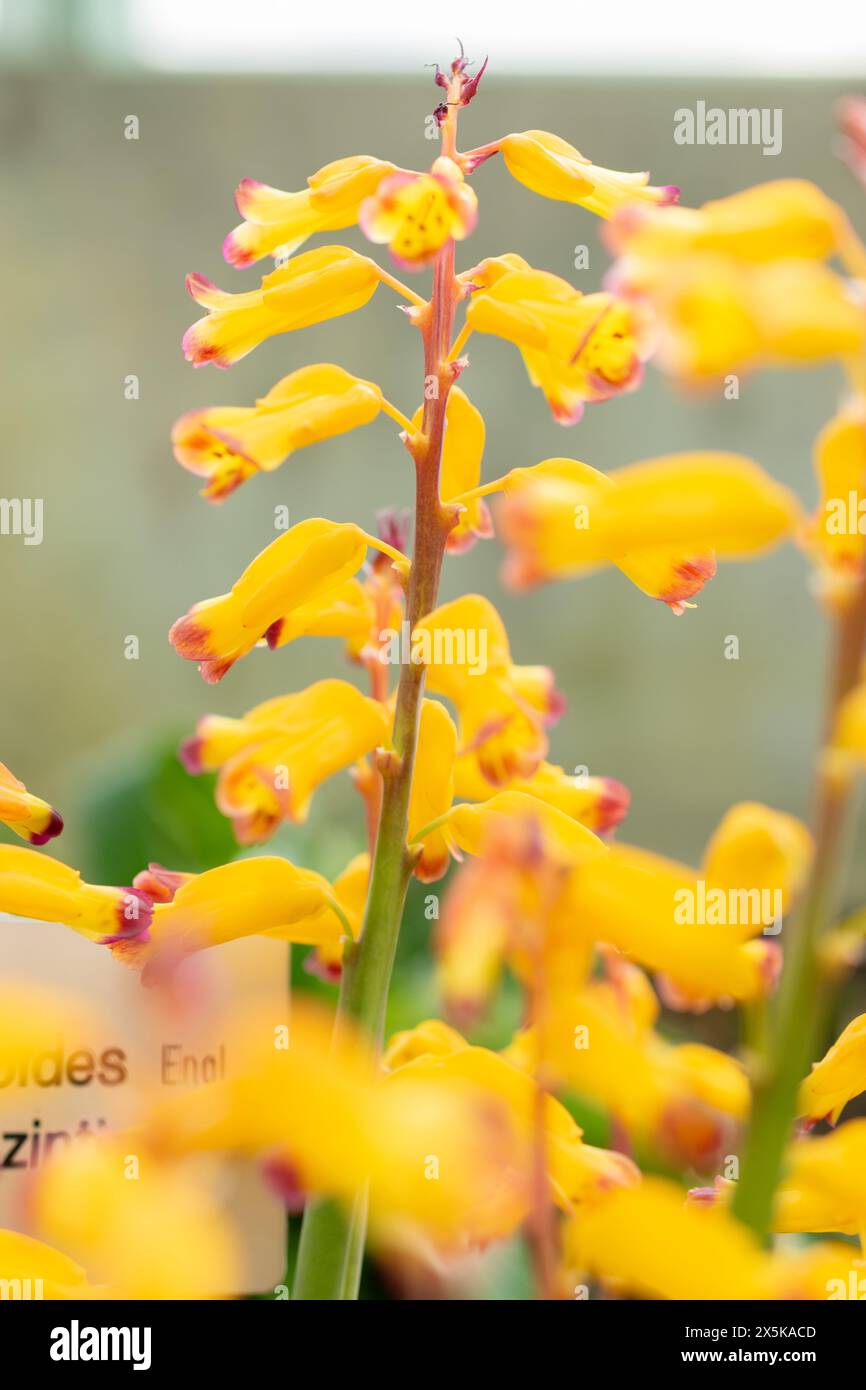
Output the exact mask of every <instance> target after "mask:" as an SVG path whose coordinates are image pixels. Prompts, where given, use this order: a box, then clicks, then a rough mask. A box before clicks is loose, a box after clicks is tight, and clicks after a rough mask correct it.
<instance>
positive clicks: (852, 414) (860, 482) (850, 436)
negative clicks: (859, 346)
mask: <svg viewBox="0 0 866 1390" xmlns="http://www.w3.org/2000/svg"><path fill="white" fill-rule="evenodd" d="M814 462H815V472H816V474H817V475H818V486H819V498H818V507H817V509H816V511H815V513H814V515H813V516H812V517H810V519H809V521H808V523H807V525H806V527H805V530H804V542H805V545H806V549H807V550H808V552H809V554H810V555H811V556H812V557H813V559H814V561H815V563H816V565H817V578H818V584H819V591H820V593H821V595H822V597H823V598H825V599H826V600H827V601H828V602H829V603H830V604H831V606H833V607H835V608H844V607H845V606H846V605H847V603H848V602H849V601H850V599H851V597H852V595H853V594H854V593H855V592H856V589H857V584H858V581H859V579H860V578H861V576H862V575H863V572H864V568H866V522H864V521H863V516H864V514H866V406H864V405H863V403H862V402H856V401H855V402H852V404H851V405H849V406H846V407H845V408H844V409H843V410H841V411H840V412H839V414H838V415H836V416H835V417H834V419H832V420H830V421H829V423H828V424H826V425H825V426H824V428H823V430H822V431H821V433H820V435H819V436H818V439H817V440H816V443H815V450H814ZM861 524H862V527H863V529H861Z"/></svg>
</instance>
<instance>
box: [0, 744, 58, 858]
mask: <svg viewBox="0 0 866 1390" xmlns="http://www.w3.org/2000/svg"><path fill="white" fill-rule="evenodd" d="M0 822H2V824H3V825H8V827H9V829H10V830H14V831H15V834H16V835H20V836H21V838H22V840H27V841H29V843H30V844H31V845H44V844H47V843H48V841H49V840H53V839H54V838H55V837H56V836H57V835H59V834H60V832H61V831H62V829H63V817H62V816H61V815H60V813H59V811H55V810H54V807H53V806H49V804H48V802H47V801H43V800H42V799H41V797H38V796H34V795H33V794H32V792H29V791H28V790H27V788H26V787H25V785H24V783H23V782H19V780H18V778H17V777H16V776H14V774H13V773H11V772H10V771H9V768H8V767H5V766H4V764H3V763H0Z"/></svg>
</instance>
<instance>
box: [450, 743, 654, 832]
mask: <svg viewBox="0 0 866 1390" xmlns="http://www.w3.org/2000/svg"><path fill="white" fill-rule="evenodd" d="M455 790H456V794H457V796H460V797H465V798H466V800H467V801H486V800H487V798H488V797H489V796H490V795H491V792H492V790H493V788H492V787H491V784H490V783H489V782H488V781H487V780H486V778H484V777H482V776H481V774H480V773H479V772H478V770H477V765H476V764H475V762H474V761H473V760H472V759H471V758H469V757H465V756H464V757H462V758H460V759H459V760H458V763H457V767H456V775H455ZM507 790H508V791H514V792H527V793H528V795H529V796H535V797H538V799H539V801H547V802H548V803H549V804H550V805H551V806H556V807H557V809H558V810H560V811H564V812H565V814H566V815H567V816H571V817H572V819H573V820H579V821H580V823H581V825H585V826H586V827H587V829H588V830H594V831H595V832H596V834H598V835H604V834H606V833H607V832H608V831H610V830H614V829H615V828H616V827H617V826H618V825H619V824H620V822H621V821H622V820H623V819H624V818H625V815H626V812H627V811H628V805H629V800H630V793H629V790H628V788H627V787H625V786H623V784H622V782H618V781H617V780H616V779H615V778H614V777H583V776H569V775H568V773H566V771H565V769H564V768H561V767H557V766H556V765H555V764H554V763H547V762H544V763H541V764H540V765H539V767H538V770H537V771H536V772H535V773H533V775H532V777H527V778H520V777H518V778H515V780H514V781H513V782H509V783H508V787H507Z"/></svg>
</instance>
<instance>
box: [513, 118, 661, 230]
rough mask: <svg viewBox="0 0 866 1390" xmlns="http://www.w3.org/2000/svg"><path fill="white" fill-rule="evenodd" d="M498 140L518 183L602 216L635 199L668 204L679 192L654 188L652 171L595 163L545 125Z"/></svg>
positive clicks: (635, 200) (544, 196) (612, 212)
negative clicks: (625, 170) (624, 169)
mask: <svg viewBox="0 0 866 1390" xmlns="http://www.w3.org/2000/svg"><path fill="white" fill-rule="evenodd" d="M497 144H498V148H499V150H500V151H501V153H502V158H503V159H504V160H505V165H506V168H507V169H508V172H509V173H510V174H511V175H512V177H513V178H515V179H517V181H518V182H519V183H522V184H524V185H525V186H526V187H527V188H529V189H531V190H532V192H533V193H539V194H541V196H542V197H543V198H555V199H557V200H558V201H560V202H564V203H577V204H578V205H579V206H580V207H584V208H588V209H589V211H590V212H595V213H598V215H599V217H612V216H613V215H614V213H616V212H617V211H618V210H619V209H620V208H623V207H631V206H632V205H633V204H634V203H635V202H638V204H639V205H644V204H650V205H653V204H654V205H656V206H664V205H666V204H670V203H675V202H676V201H677V199H678V198H679V192H680V191H679V189H678V188H675V187H674V186H673V185H668V186H667V187H662V188H653V187H652V185H651V184H650V181H649V174H647V173H641V174H622V173H619V172H618V171H617V170H615V169H603V168H601V167H600V166H599V165H597V164H593V163H592V162H591V161H590V160H588V159H587V158H586V156H585V155H582V154H581V153H580V151H579V150H576V149H575V148H574V146H573V145H569V143H568V141H567V140H563V139H561V138H560V136H558V135H551V134H550V132H549V131H546V130H524V131H522V132H521V133H520V134H517V135H506V136H505V137H504V139H502V140H499V141H498V142H497Z"/></svg>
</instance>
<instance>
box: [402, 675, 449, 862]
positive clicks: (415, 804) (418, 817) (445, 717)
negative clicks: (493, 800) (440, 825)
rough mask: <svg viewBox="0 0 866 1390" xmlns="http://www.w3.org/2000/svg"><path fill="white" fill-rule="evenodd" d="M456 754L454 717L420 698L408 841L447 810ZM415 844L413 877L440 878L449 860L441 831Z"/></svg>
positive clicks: (437, 704) (441, 706) (446, 844)
mask: <svg viewBox="0 0 866 1390" xmlns="http://www.w3.org/2000/svg"><path fill="white" fill-rule="evenodd" d="M456 756H457V730H456V728H455V727H454V720H453V719H452V718H451V716H450V714H449V713H448V711H447V709H446V708H445V706H444V705H440V704H439V702H438V700H424V701H423V703H422V705H421V718H420V723H419V728H418V751H417V753H416V757H415V769H414V772H413V775H412V791H411V795H410V800H409V829H408V837H409V840H410V841H411V840H412V839H413V838H414V836H416V835H418V834H420V832H421V831H422V830H423V829H424V827H425V826H427V825H429V824H430V822H431V821H435V820H438V818H439V817H440V816H442V815H444V814H445V812H446V811H447V810H449V808H450V806H451V803H452V801H453V800H454V762H455V758H456ZM419 844H420V846H421V855H420V858H419V859H418V860H417V862H416V864H415V868H414V873H415V877H416V878H419V879H420V880H421V882H422V883H435V882H436V880H437V879H439V878H442V876H443V874H444V873H445V872H446V870H447V869H448V865H449V862H450V854H449V851H448V843H447V841H446V839H445V835H444V834H443V832H442V831H441V830H433V831H431V833H430V834H429V835H425V836H424V837H423V839H422V840H421V841H419Z"/></svg>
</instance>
